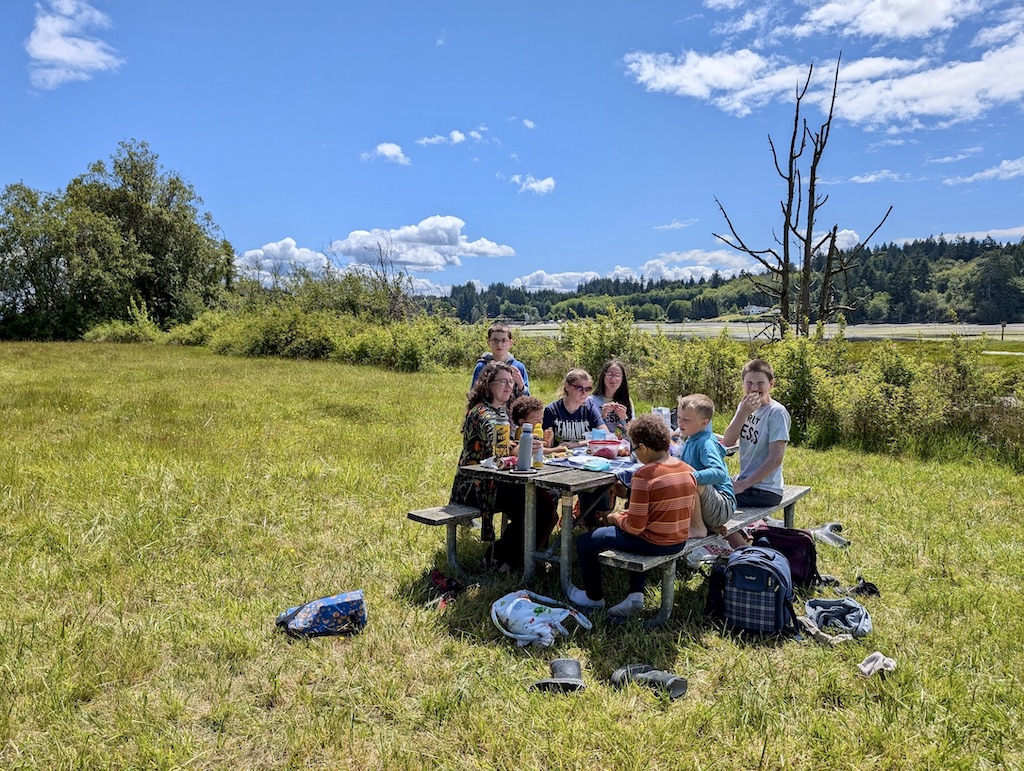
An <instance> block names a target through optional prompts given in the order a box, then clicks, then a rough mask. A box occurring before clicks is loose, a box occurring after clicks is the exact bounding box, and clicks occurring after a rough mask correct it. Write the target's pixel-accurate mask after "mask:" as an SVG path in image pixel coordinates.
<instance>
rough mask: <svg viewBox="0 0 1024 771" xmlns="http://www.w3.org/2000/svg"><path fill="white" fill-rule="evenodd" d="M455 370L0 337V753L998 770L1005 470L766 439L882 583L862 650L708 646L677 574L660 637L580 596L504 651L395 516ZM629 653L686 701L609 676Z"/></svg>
mask: <svg viewBox="0 0 1024 771" xmlns="http://www.w3.org/2000/svg"><path fill="white" fill-rule="evenodd" d="M467 385H468V373H461V372H460V373H444V374H431V375H424V374H405V375H402V374H394V373H389V372H385V371H381V370H376V369H369V368H353V367H345V366H339V365H336V364H329V363H308V362H294V361H281V360H247V359H234V358H228V357H217V356H213V355H211V354H210V353H209V352H207V351H205V350H202V349H185V348H175V347H166V346H115V345H86V344H68V345H43V344H4V345H0V420H2V425H3V431H2V432H0V608H2V610H0V766H3V767H5V768H125V767H145V768H150V767H163V768H177V767H186V766H187V767H195V768H268V767H291V768H388V769H393V768H435V767H436V768H451V769H456V768H458V769H466V768H469V769H511V768H625V769H647V768H708V769H733V768H790V767H793V768H849V769H854V768H856V769H862V768H868V769H876V768H877V769H883V768H884V769H895V768H905V767H916V768H998V767H1007V768H1019V767H1021V766H1022V765H1024V740H1022V739H1021V736H1022V735H1024V720H1022V714H1021V706H1020V704H1021V699H1020V695H1019V694H1020V692H1021V689H1022V685H1024V683H1022V681H1024V652H1022V650H1021V644H1020V641H1021V640H1022V639H1024V622H1022V621H1021V614H1020V601H1021V597H1022V592H1021V588H1020V587H1021V586H1022V585H1024V554H1022V536H1021V530H1020V527H1019V522H1020V521H1021V518H1022V517H1021V515H1022V514H1024V506H1022V502H1024V491H1022V490H1024V488H1022V485H1021V480H1020V477H1019V476H1015V475H1013V474H1011V473H1010V472H1008V471H1005V470H1002V469H999V468H990V467H985V466H982V465H979V464H969V463H968V464H965V463H963V462H962V461H961V462H957V463H937V462H935V463H919V462H913V461H908V460H900V459H893V458H889V457H885V456H869V455H861V454H856V453H851V452H847V451H830V452H811V451H807V450H802V449H801V448H791V449H790V451H788V452H787V455H786V477H787V480H788V481H790V482H793V483H803V484H810V485H813V486H814V492H813V493H812V494H811V495H810V496H808V497H807V498H805V499H804V501H802V502H801V504H800V506H799V507H798V509H797V519H798V523H802V524H806V525H810V524H816V523H820V522H823V521H829V520H837V521H840V522H842V523H843V524H844V525H845V526H846V531H845V533H846V534H847V535H849V537H850V538H851V539H852V541H853V545H852V546H851V548H849V549H847V550H842V551H840V550H835V549H831V548H830V547H827V546H822V547H820V550H819V562H820V569H821V570H822V572H826V573H832V574H834V575H837V576H839V577H840V578H841V579H842V580H843V581H844V582H846V583H849V584H852V583H853V582H854V579H855V577H856V575H857V573H858V571H862V572H863V574H864V576H865V577H866V578H867V579H868V580H871V581H874V582H875V583H877V584H878V585H879V587H880V588H881V590H882V597H881V598H875V599H870V600H865V604H866V605H867V606H868V608H869V610H870V612H871V615H872V618H873V620H874V625H875V631H874V633H873V634H872V635H871V636H870V637H868V638H866V639H865V640H863V641H857V642H855V643H851V644H847V645H844V646H840V647H836V648H825V647H822V646H819V645H818V644H816V643H814V642H805V643H801V642H797V641H786V642H783V643H760V642H750V641H742V640H737V639H734V638H732V637H731V636H729V635H726V634H724V633H721V632H720V631H718V630H717V629H715V628H713V627H712V626H710V625H709V624H708V623H706V622H705V620H704V619H703V618H702V615H701V609H702V605H703V597H704V593H703V587H702V584H701V580H700V579H699V577H694V576H691V577H690V578H689V579H687V580H682V581H681V582H680V585H679V587H678V592H677V602H676V607H675V612H674V614H673V618H672V620H671V622H670V623H669V625H668V626H667V627H665V628H663V629H661V630H655V631H653V632H643V631H641V630H640V629H638V628H637V627H636V626H633V625H630V626H626V627H625V628H615V627H611V626H609V625H608V624H607V623H605V621H604V618H603V617H602V616H601V615H600V614H598V615H596V616H595V618H594V620H595V630H594V631H593V632H592V633H577V634H575V635H573V636H572V637H571V638H570V639H565V640H562V641H560V642H559V643H557V644H556V646H555V647H554V648H552V649H541V650H521V649H517V648H515V646H514V645H513V644H512V643H511V642H510V641H508V640H507V639H505V638H503V637H502V636H501V635H500V634H499V633H498V632H497V630H496V629H495V628H494V627H493V625H492V624H491V622H490V620H489V618H488V610H489V607H490V603H491V602H492V601H493V600H494V599H495V598H497V597H498V596H500V595H501V594H504V593H505V592H507V591H510V590H511V589H513V588H517V584H516V582H515V580H514V579H509V580H507V581H505V582H499V583H487V584H483V585H481V586H479V587H477V588H474V589H472V590H470V591H469V592H467V593H466V594H465V595H463V596H461V597H460V598H459V600H458V601H457V602H456V603H455V605H454V606H452V607H451V608H449V609H448V610H445V611H443V612H438V611H436V610H434V609H432V608H430V607H427V606H426V605H425V603H426V600H427V599H428V597H429V595H428V592H427V589H426V578H425V577H426V575H427V573H428V572H429V571H430V569H431V568H432V567H435V566H437V567H441V568H442V569H444V550H443V533H442V531H441V530H439V529H432V528H426V527H423V526H421V525H417V524H415V523H412V522H410V521H409V520H407V519H406V517H405V513H406V511H407V510H408V509H410V508H419V507H423V506H429V505H435V504H437V503H440V502H443V501H445V500H447V495H448V490H449V486H450V484H451V478H452V474H453V471H454V464H455V462H456V459H457V455H458V449H459V437H458V426H459V423H460V415H461V412H462V400H463V398H464V395H465V391H466V388H467ZM550 395H551V394H549V393H543V394H541V397H542V398H547V397H549V396H550ZM475 538H476V536H475V534H474V533H472V532H470V531H466V532H465V533H464V534H463V542H462V543H461V544H460V546H462V547H463V549H464V553H465V554H466V555H467V561H469V562H472V561H473V559H474V557H479V555H480V553H481V548H480V545H479V544H478V543H476V541H475ZM556 587H557V579H556V578H555V577H554V575H542V576H540V577H539V578H538V580H537V582H536V587H535V588H536V590H538V591H540V592H541V593H547V594H552V593H556V592H557V588H556ZM624 587H625V583H624V580H623V577H622V576H618V575H616V576H613V577H612V578H611V580H609V592H610V593H612V595H613V596H618V595H619V594H621V593H622V592H623V591H624ZM354 588H362V589H364V591H365V592H366V597H367V603H368V608H369V616H370V622H369V625H368V626H367V628H366V629H365V630H364V632H363V633H362V634H360V635H358V636H355V637H352V638H350V639H340V638H325V639H320V640H314V641H310V642H296V641H292V640H290V639H288V638H286V637H284V636H283V635H281V634H279V633H277V632H276V631H275V630H274V626H273V620H274V617H275V616H276V614H277V613H278V612H279V611H281V610H283V609H284V608H286V607H287V606H289V605H293V604H296V603H298V602H300V601H302V600H306V599H311V598H313V597H318V596H321V595H325V594H330V593H334V592H337V591H341V590H346V589H354ZM656 603H657V589H656V587H655V585H654V582H652V583H651V585H650V586H649V589H648V605H649V607H650V608H651V609H653V607H654V606H655V604H656ZM876 649H877V650H881V651H882V652H884V653H885V654H886V655H889V656H892V657H893V658H895V659H896V660H897V662H898V669H897V670H896V672H895V673H893V674H892V675H890V676H889V677H887V678H885V679H881V678H878V677H875V678H871V679H868V680H865V679H863V678H861V677H860V676H859V675H858V674H857V670H856V666H855V665H856V663H858V662H859V661H861V660H862V659H863V658H864V657H865V656H866V655H867V654H868V653H871V652H872V651H874V650H876ZM558 656H571V657H576V658H579V659H580V660H581V661H582V662H583V664H584V679H585V680H586V682H587V684H588V688H587V690H586V691H584V692H582V693H578V694H575V695H572V696H553V695H549V694H542V693H535V692H530V691H529V690H528V686H529V684H530V683H532V682H533V681H534V680H536V679H539V678H542V677H545V676H547V674H548V666H547V662H548V661H550V659H552V658H555V657H558ZM634 661H646V662H648V663H651V664H655V665H657V666H659V667H663V668H666V669H670V670H673V671H675V672H677V673H679V674H683V675H685V676H687V677H688V678H689V680H690V692H689V693H688V694H687V696H686V697H685V698H684V699H682V700H680V701H678V702H674V703H670V702H668V701H666V700H664V699H663V698H662V697H659V696H657V695H655V694H654V693H652V692H649V691H647V690H643V689H641V688H637V687H630V688H628V689H626V690H624V691H617V690H614V689H612V688H611V687H610V686H609V685H608V676H609V675H610V673H611V672H612V671H613V670H614V669H615V668H616V667H618V666H621V665H623V664H626V663H630V662H634Z"/></svg>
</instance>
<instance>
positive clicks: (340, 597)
mask: <svg viewBox="0 0 1024 771" xmlns="http://www.w3.org/2000/svg"><path fill="white" fill-rule="evenodd" d="M274 623H275V624H276V625H277V626H279V627H281V628H282V629H283V630H284V631H285V633H286V634H288V635H290V636H292V637H323V636H325V635H339V634H344V635H349V634H355V633H356V632H359V631H361V630H362V628H363V627H364V626H366V602H365V601H364V600H363V590H362V589H356V590H354V591H351V592H343V593H342V594H335V595H333V596H331V597H321V598H320V599H318V600H310V601H309V602H307V603H305V604H304V605H296V606H295V607H294V608H288V610H286V611H285V612H284V613H282V614H281V615H279V616H278V617H277V621H275V622H274Z"/></svg>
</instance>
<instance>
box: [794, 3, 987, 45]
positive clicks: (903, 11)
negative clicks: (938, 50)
mask: <svg viewBox="0 0 1024 771" xmlns="http://www.w3.org/2000/svg"><path fill="white" fill-rule="evenodd" d="M978 10H979V3H978V2H977V0H899V2H894V0H832V2H826V3H821V4H816V6H815V7H814V8H813V9H812V10H810V11H808V12H807V13H806V14H804V16H803V18H802V19H801V21H800V23H799V24H797V25H796V27H794V28H793V32H794V34H796V35H797V37H807V36H809V35H815V36H820V35H827V34H828V32H829V31H830V30H832V29H838V30H839V31H840V32H841V33H842V34H844V35H861V36H870V37H881V38H896V39H900V40H905V39H907V38H922V37H928V36H933V35H935V34H937V33H940V32H947V31H949V30H950V29H952V28H953V27H955V26H956V24H957V23H958V22H959V21H961V20H962V19H965V18H968V17H970V16H972V15H973V14H976V13H977V12H978Z"/></svg>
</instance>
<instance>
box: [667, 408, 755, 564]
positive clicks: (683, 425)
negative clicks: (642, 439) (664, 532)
mask: <svg viewBox="0 0 1024 771" xmlns="http://www.w3.org/2000/svg"><path fill="white" fill-rule="evenodd" d="M676 414H677V415H678V417H679V433H680V434H682V435H683V446H682V449H681V450H680V453H679V459H680V460H681V461H683V462H684V463H689V464H690V465H691V466H693V469H694V473H693V480H694V481H695V482H696V483H697V500H696V501H695V503H694V507H693V515H692V516H691V517H690V535H691V537H695V538H702V537H704V536H705V535H708V534H709V531H710V532H713V533H717V534H718V535H721V536H725V523H726V522H728V521H729V518H730V517H731V516H732V513H733V512H734V511H735V510H736V494H735V493H734V492H733V489H732V479H731V478H730V477H729V469H728V468H727V467H726V465H725V448H724V447H723V446H722V443H721V442H719V441H718V439H717V438H716V437H715V435H714V434H713V433H712V431H711V418H713V417H714V415H715V403H714V402H713V401H711V397H710V396H705V395H704V394H690V395H689V396H680V397H679V405H678V409H677V410H676ZM727 540H728V541H729V545H730V546H733V547H737V546H743V545H744V543H745V541H744V540H743V537H742V536H741V535H740V534H739V533H733V534H732V535H730V536H727Z"/></svg>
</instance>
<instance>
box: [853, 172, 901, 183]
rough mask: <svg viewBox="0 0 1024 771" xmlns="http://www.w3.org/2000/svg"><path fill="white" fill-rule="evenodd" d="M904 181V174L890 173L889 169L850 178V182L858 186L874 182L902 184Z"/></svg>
mask: <svg viewBox="0 0 1024 771" xmlns="http://www.w3.org/2000/svg"><path fill="white" fill-rule="evenodd" d="M902 180H903V175H902V174H900V173H899V172H895V171H890V170H889V169H880V170H879V171H872V172H871V173H869V174H857V175H856V176H853V177H850V182H853V183H855V184H858V185H869V184H871V183H874V182H900V181H902Z"/></svg>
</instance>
